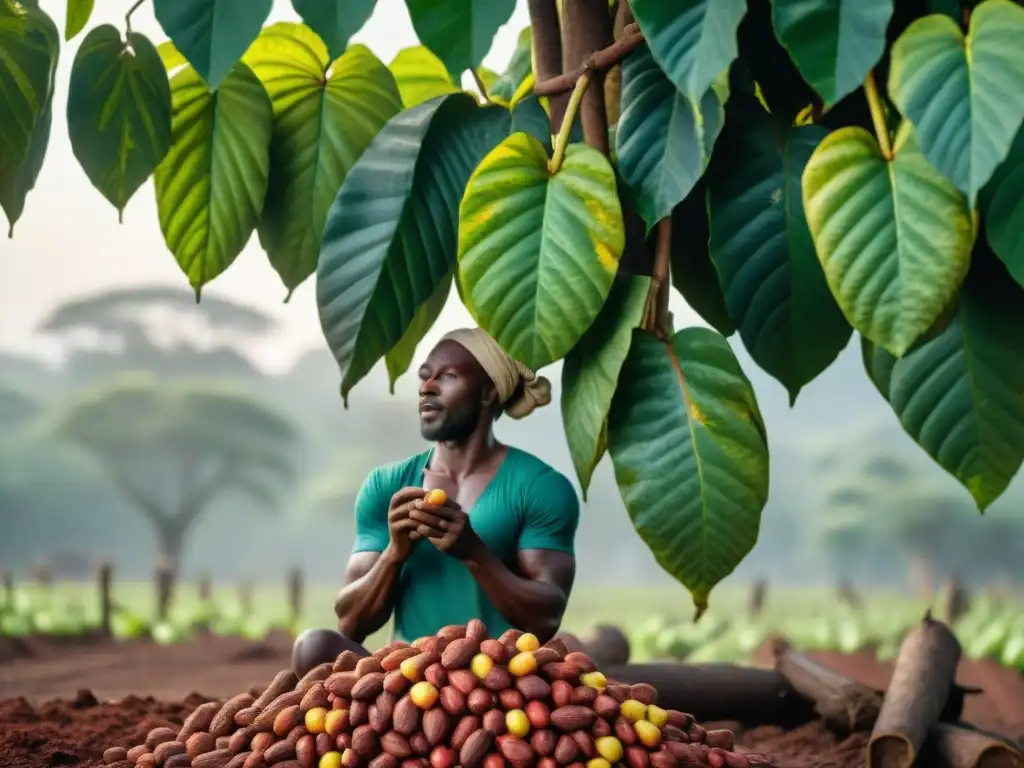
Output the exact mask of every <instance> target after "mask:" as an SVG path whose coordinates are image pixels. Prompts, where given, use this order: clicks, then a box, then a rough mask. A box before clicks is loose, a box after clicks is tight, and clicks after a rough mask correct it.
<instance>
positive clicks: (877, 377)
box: [860, 336, 899, 402]
mask: <svg viewBox="0 0 1024 768" xmlns="http://www.w3.org/2000/svg"><path fill="white" fill-rule="evenodd" d="M860 358H861V362H863V363H864V370H865V371H867V374H868V379H870V380H871V383H872V384H874V385H875V389H877V390H878V394H880V395H881V396H882V397H883V398H884V399H885V400H886V402H888V401H889V383H890V382H891V381H892V369H893V366H895V365H896V363H897V362H899V359H898V358H895V357H893V356H892V355H890V354H889V353H888V352H886V351H885V349H884V348H882V347H880V346H878V345H877V344H872V343H871V342H870V341H868V340H867V339H866V338H864V337H863V336H861V337H860Z"/></svg>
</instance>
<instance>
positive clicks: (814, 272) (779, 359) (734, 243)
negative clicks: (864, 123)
mask: <svg viewBox="0 0 1024 768" xmlns="http://www.w3.org/2000/svg"><path fill="white" fill-rule="evenodd" d="M827 133H828V131H826V130H825V129H824V128H821V127H820V126H816V125H807V126H803V127H800V128H794V127H790V126H788V125H786V124H783V123H780V122H779V121H776V120H774V119H773V118H772V116H771V115H769V114H768V113H767V112H765V110H764V109H763V108H762V107H761V105H760V104H758V103H757V101H756V100H755V99H753V98H750V97H743V96H740V95H737V96H736V97H734V99H733V101H732V102H731V103H730V105H729V110H728V111H727V119H726V128H725V131H724V132H723V134H722V136H721V138H720V142H721V143H720V144H719V151H718V152H716V153H715V159H714V161H713V162H712V165H711V169H710V170H709V172H708V193H709V194H708V213H709V216H710V220H711V244H710V248H711V258H712V260H713V261H714V264H715V267H716V268H717V271H718V276H719V279H720V281H721V284H722V287H723V288H724V290H725V301H726V304H727V306H728V309H729V315H730V316H731V317H733V318H735V319H736V322H737V324H738V325H739V331H740V337H741V338H742V339H743V343H744V345H745V346H746V348H747V350H748V351H749V352H750V356H751V357H753V358H754V361H755V362H756V363H757V364H758V365H759V366H761V368H763V369H764V370H765V371H766V372H768V373H769V374H770V375H771V376H773V377H774V378H775V379H777V380H778V381H779V383H780V384H782V386H784V387H785V388H786V391H787V392H789V400H790V405H792V404H794V403H795V402H796V398H797V394H798V393H799V392H800V389H801V388H802V387H803V386H804V385H805V384H807V383H809V382H811V381H813V380H814V378H815V377H816V376H817V375H818V374H819V373H821V372H822V371H824V370H825V369H826V368H828V366H829V365H831V363H832V361H833V360H835V359H836V357H837V356H838V355H839V353H840V352H842V351H843V348H844V347H846V345H847V343H848V342H849V340H850V334H851V332H852V331H851V329H850V326H849V325H848V324H847V322H846V320H845V318H844V317H843V314H842V312H840V310H839V307H837V306H836V302H835V299H833V297H832V294H831V292H830V291H829V287H828V283H826V282H825V274H824V273H823V272H822V269H821V264H820V263H819V262H818V257H817V255H816V254H815V251H814V243H813V241H812V240H811V233H810V231H809V230H808V228H807V221H806V220H805V219H804V207H803V199H802V193H801V187H800V179H801V175H802V174H803V171H804V166H805V165H806V163H807V159H808V158H809V157H810V156H811V153H812V152H813V151H814V149H815V147H817V146H818V144H819V143H820V142H821V140H822V139H823V138H824V137H825V136H826V135H827Z"/></svg>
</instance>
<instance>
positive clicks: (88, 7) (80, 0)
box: [64, 0, 94, 40]
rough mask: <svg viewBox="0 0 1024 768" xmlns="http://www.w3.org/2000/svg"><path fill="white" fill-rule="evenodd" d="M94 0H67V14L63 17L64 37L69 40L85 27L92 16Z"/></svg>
mask: <svg viewBox="0 0 1024 768" xmlns="http://www.w3.org/2000/svg"><path fill="white" fill-rule="evenodd" d="M93 3H94V0H68V8H67V14H66V16H65V17H64V39H65V40H71V39H72V38H74V37H75V36H76V35H78V33H79V32H81V31H82V30H83V29H85V25H86V24H88V23H89V17H90V16H92V8H93Z"/></svg>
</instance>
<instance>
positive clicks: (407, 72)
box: [388, 45, 462, 109]
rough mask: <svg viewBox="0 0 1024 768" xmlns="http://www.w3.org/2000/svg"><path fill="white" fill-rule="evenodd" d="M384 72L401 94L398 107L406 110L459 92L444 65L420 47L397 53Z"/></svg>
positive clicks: (427, 49) (428, 50) (428, 51)
mask: <svg viewBox="0 0 1024 768" xmlns="http://www.w3.org/2000/svg"><path fill="white" fill-rule="evenodd" d="M388 69H390V70H391V74H392V75H394V78H395V82H396V83H398V91H399V93H401V94H402V106H404V107H405V108H406V109H409V108H411V107H415V106H416V105H417V104H422V103H423V102H425V101H430V100H431V99H433V98H434V97H436V96H445V95H447V94H449V93H458V92H459V91H460V90H462V89H461V88H459V86H458V85H456V84H455V81H454V80H452V76H451V75H450V74H448V70H447V69H445V66H444V62H442V61H441V60H440V59H439V58H437V56H435V55H434V54H433V53H431V52H430V49H429V48H425V47H424V46H422V45H417V46H414V47H412V48H405V49H404V50H401V51H399V52H398V55H397V56H395V58H394V60H393V61H392V62H391V64H389V65H388Z"/></svg>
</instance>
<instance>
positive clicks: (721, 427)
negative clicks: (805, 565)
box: [608, 328, 768, 616]
mask: <svg viewBox="0 0 1024 768" xmlns="http://www.w3.org/2000/svg"><path fill="white" fill-rule="evenodd" d="M608 452H609V453H610V454H611V457H612V463H613V464H614V466H615V480H616V482H617V483H618V485H619V491H620V492H621V493H622V499H623V501H624V502H625V504H626V509H627V510H628V511H629V516H630V518H631V519H632V520H633V525H634V527H635V528H636V530H637V533H639V534H640V538H642V539H643V540H644V542H645V543H646V544H647V546H648V547H649V548H650V550H651V552H652V553H653V554H654V558H655V560H657V561H658V564H659V565H660V566H661V567H662V568H664V569H665V570H666V571H668V572H669V573H670V574H671V575H672V576H673V577H674V578H676V579H677V580H678V581H680V582H681V583H682V584H683V586H685V587H686V588H687V589H688V590H689V591H690V594H691V595H693V600H694V603H695V604H696V606H697V614H698V616H699V615H700V614H702V613H703V612H704V610H705V609H706V608H707V605H708V595H709V594H710V592H711V589H712V588H713V587H714V586H715V585H716V584H717V583H718V582H720V581H721V580H722V579H724V578H725V577H726V576H728V575H729V574H730V573H732V571H733V569H735V568H736V566H737V565H739V563H740V561H742V560H743V558H744V557H745V556H746V555H747V553H748V552H750V550H751V549H752V548H753V546H754V544H755V543H756V542H757V534H758V529H759V527H760V522H761V510H762V509H764V505H765V503H766V502H767V500H768V443H767V440H766V437H765V431H764V423H763V421H762V419H761V413H760V410H759V409H758V405H757V398H756V397H755V395H754V390H753V387H751V385H750V382H749V381H748V380H747V377H746V376H745V375H744V374H743V370H742V369H741V368H740V365H739V363H738V362H737V360H736V357H735V356H734V355H733V353H732V349H731V348H730V347H729V344H728V342H727V341H726V340H725V339H724V338H722V337H721V336H720V335H719V334H717V333H715V332H714V331H711V330H708V329H706V328H686V329H684V330H682V331H679V332H678V333H676V334H675V335H674V336H673V337H672V338H671V339H670V340H669V342H668V343H666V342H664V341H662V340H660V339H658V338H657V337H656V336H654V335H652V334H650V333H647V332H646V331H643V330H637V331H634V332H633V341H632V344H631V345H630V349H629V355H628V356H627V357H626V362H625V364H624V365H623V366H622V372H621V373H620V374H619V386H618V390H617V391H616V393H615V399H614V400H613V401H612V407H611V412H610V413H609V415H608Z"/></svg>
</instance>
